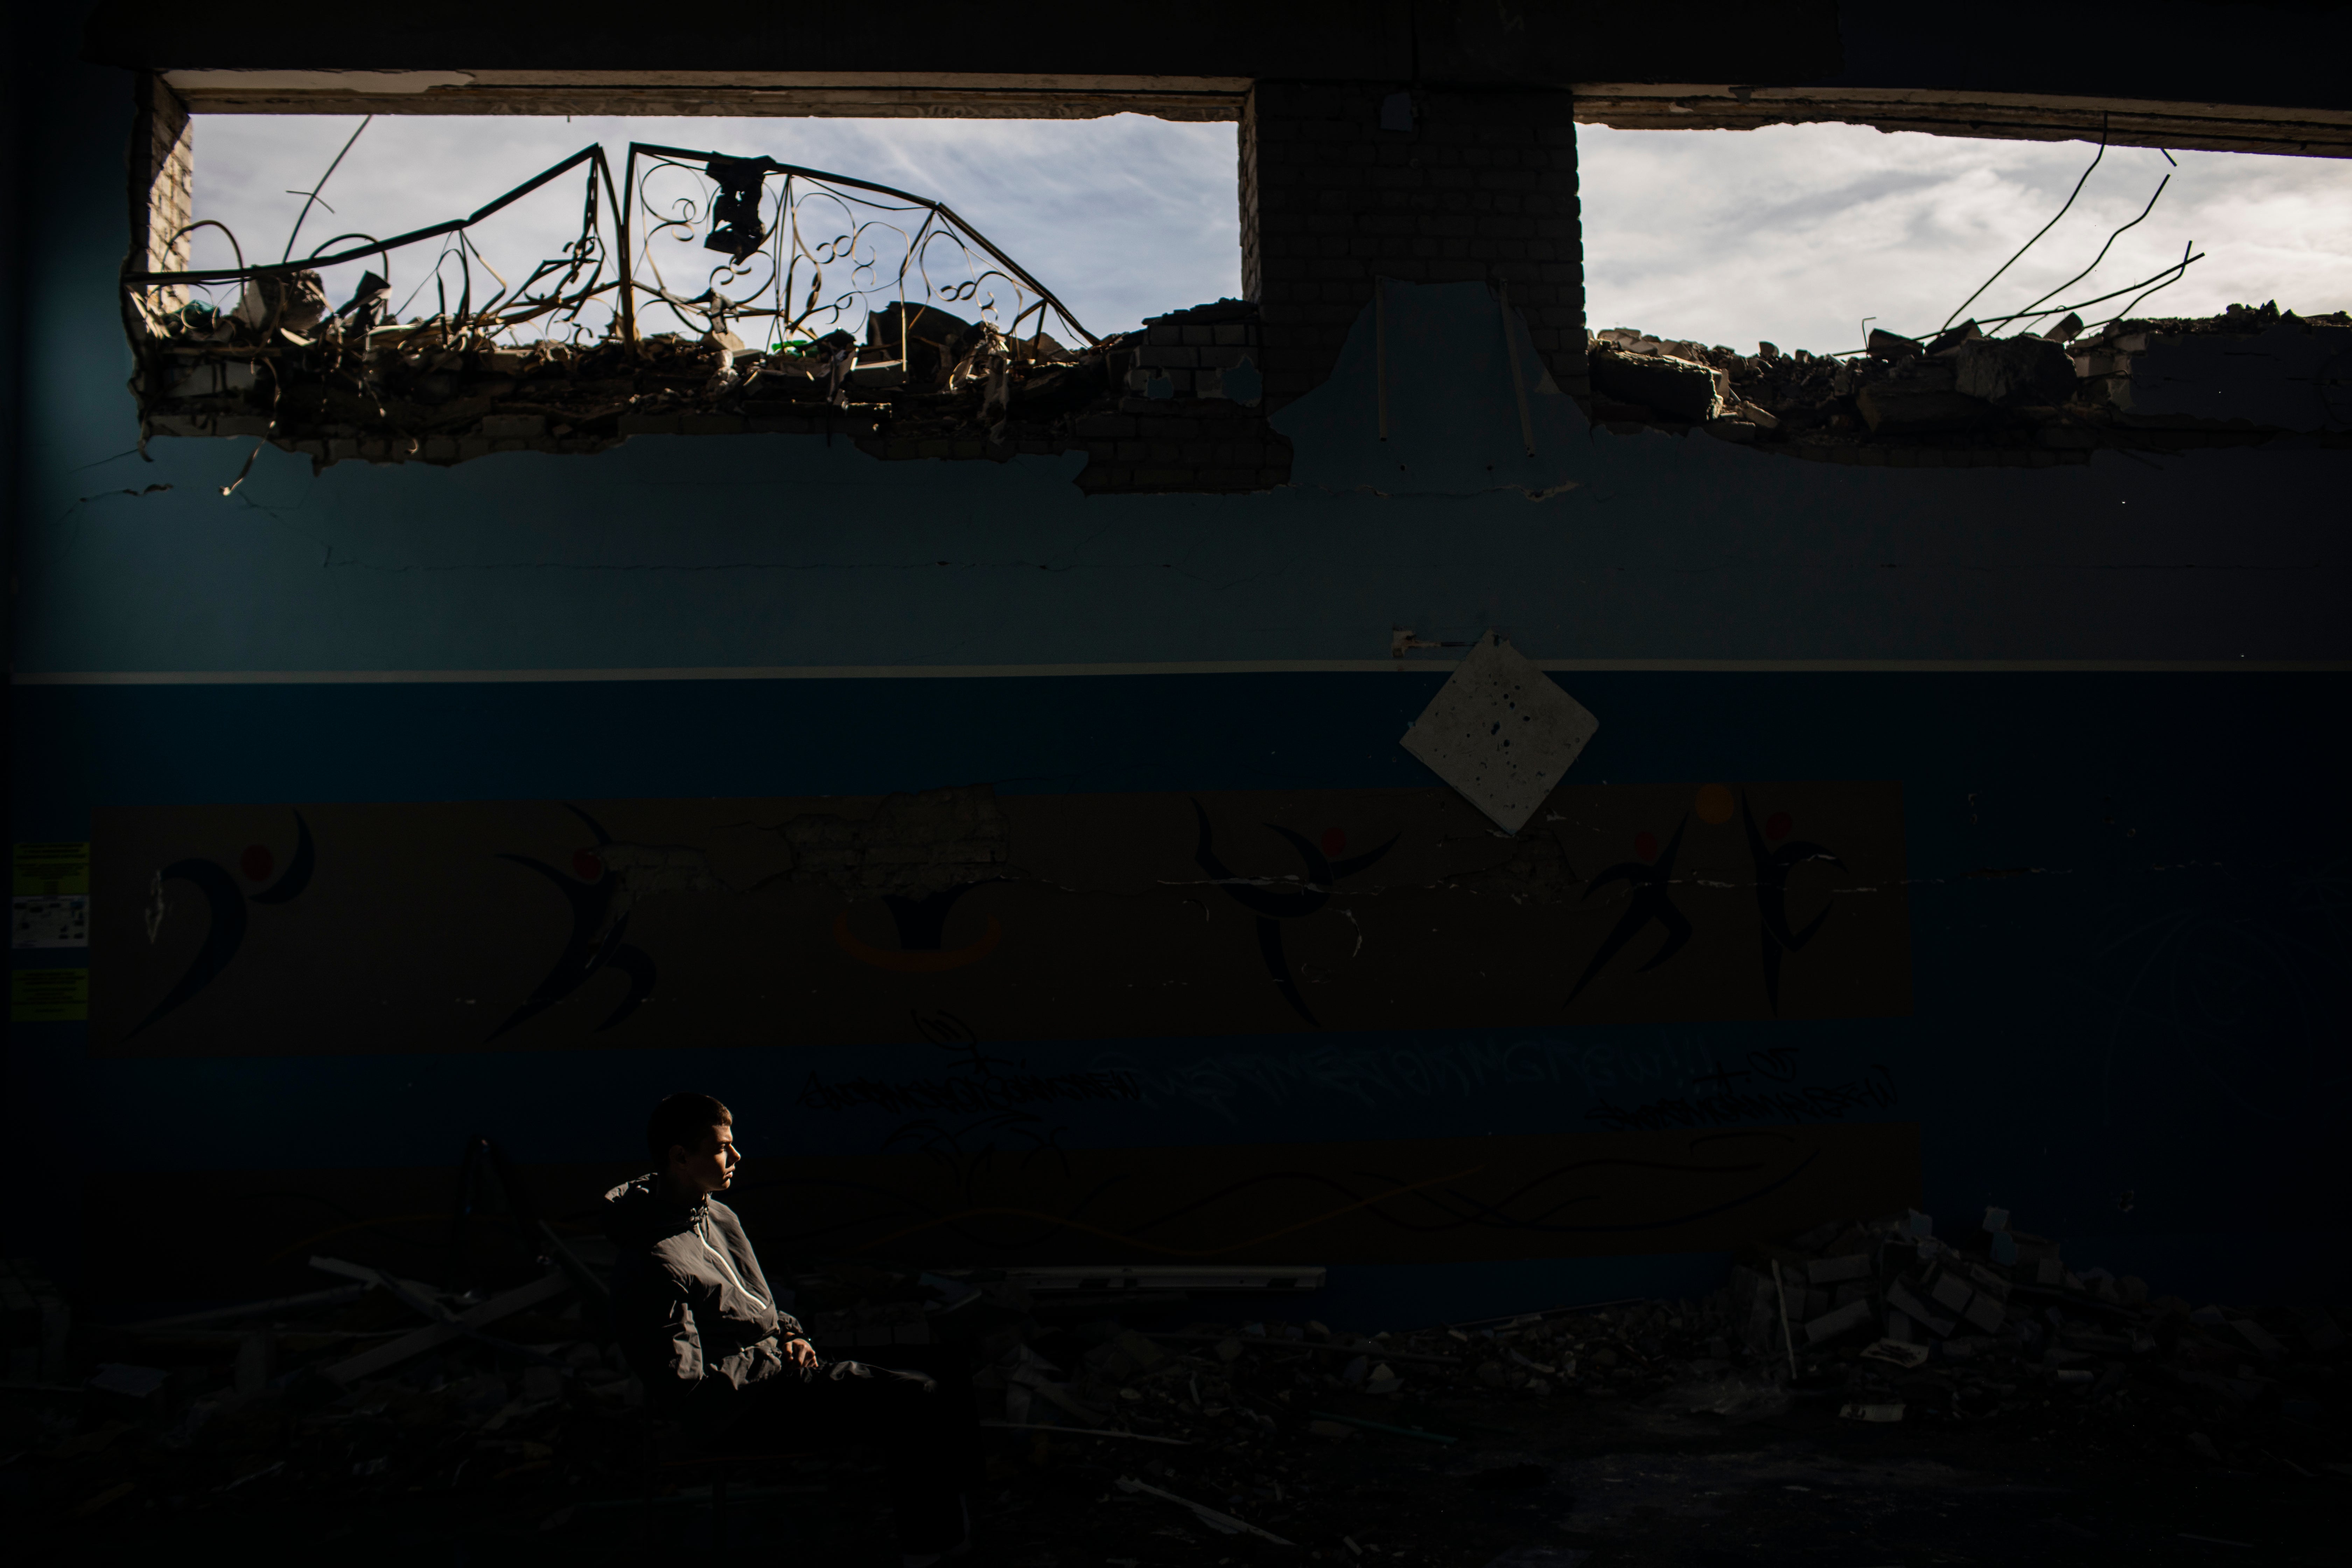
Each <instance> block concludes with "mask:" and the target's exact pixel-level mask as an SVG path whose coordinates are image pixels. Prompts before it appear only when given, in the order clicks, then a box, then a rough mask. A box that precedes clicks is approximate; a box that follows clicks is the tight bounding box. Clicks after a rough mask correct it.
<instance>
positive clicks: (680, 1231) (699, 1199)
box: [604, 1094, 979, 1568]
mask: <svg viewBox="0 0 2352 1568" xmlns="http://www.w3.org/2000/svg"><path fill="white" fill-rule="evenodd" d="M734 1122H735V1118H734V1115H733V1113H732V1112H730V1110H728V1109H727V1107H726V1106H724V1105H722V1104H720V1103H719V1101H718V1100H714V1099H712V1098H711V1097H710V1096H709V1095H707V1094H673V1095H671V1096H670V1097H669V1098H668V1099H667V1100H663V1101H662V1102H661V1103H660V1104H659V1105H657V1106H656V1107H655V1108H654V1113H653V1118H652V1120H651V1121H649V1122H648V1123H647V1124H646V1147H647V1148H648V1149H649V1150H650V1151H651V1152H652V1153H653V1156H654V1161H655V1167H656V1168H655V1169H654V1170H653V1171H651V1172H649V1173H646V1174H645V1175H642V1176H639V1177H638V1178H637V1179H636V1180H635V1181H633V1182H625V1183H623V1184H621V1185H619V1186H617V1187H614V1189H613V1190H612V1191H611V1192H609V1193H606V1194H604V1202H605V1205H607V1206H606V1209H605V1218H604V1233H605V1234H606V1235H607V1236H609V1237H612V1239H613V1241H614V1244H615V1245H616V1246H618V1247H620V1249H621V1256H620V1259H619V1261H618V1263H617V1264H615V1266H614V1273H613V1319H614V1327H615V1330H616V1331H617V1332H618V1334H619V1336H620V1342H621V1350H622V1352H623V1353H624V1354H625V1356H626V1357H627V1358H628V1363H629V1367H630V1370H632V1371H633V1372H635V1373H636V1374H637V1376H638V1377H639V1378H640V1379H641V1380H642V1381H643V1382H644V1384H645V1385H646V1398H647V1400H648V1402H649V1403H650V1404H652V1405H653V1406H654V1407H655V1409H656V1411H658V1412H659V1413H661V1414H663V1415H670V1416H673V1417H675V1418H677V1419H678V1420H679V1421H681V1422H682V1423H683V1424H684V1425H685V1426H686V1428H687V1430H688V1434H689V1436H690V1437H692V1438H693V1439H695V1440H697V1441H698V1442H701V1443H705V1444H709V1443H713V1442H718V1441H720V1440H722V1439H723V1440H724V1442H725V1444H726V1446H727V1447H730V1448H738V1449H740V1448H759V1447H767V1448H778V1447H793V1446H802V1445H804V1446H806V1447H811V1448H822V1449H824V1450H826V1451H831V1450H833V1449H835V1448H836V1447H839V1445H840V1444H841V1443H842V1442H843V1441H844V1440H845V1439H847V1440H852V1441H855V1440H857V1439H861V1438H862V1439H865V1440H866V1441H868V1442H870V1443H872V1444H873V1445H874V1446H875V1447H877V1449H879V1451H880V1454H881V1458H882V1460H883V1463H884V1465H885V1466H886V1467H887V1475H888V1479H889V1483H890V1491H891V1498H892V1501H893V1504H894V1506H895V1508H896V1510H897V1513H898V1542H899V1546H900V1548H901V1550H903V1551H904V1552H905V1553H906V1561H907V1563H908V1568H921V1565H924V1564H929V1563H937V1562H940V1560H941V1559H942V1558H944V1557H947V1556H950V1555H953V1554H955V1553H958V1552H962V1551H963V1550H964V1549H965V1548H966V1546H967V1545H968V1544H969V1523H970V1519H969V1515H968V1514H967V1512H966V1510H965V1508H964V1505H963V1501H962V1499H961V1496H960V1495H959V1488H960V1486H961V1485H962V1484H963V1483H964V1482H965V1481H966V1479H977V1474H978V1468H979V1432H978V1422H977V1417H976V1413H975V1411H974V1408H973V1405H972V1401H971V1391H970V1386H969V1384H967V1383H966V1382H965V1380H964V1379H962V1378H961V1377H957V1376H945V1377H938V1378H935V1377H932V1376H928V1375H926V1374H924V1373H917V1372H894V1371H891V1370H889V1369H887V1368H882V1367H874V1366H868V1365H866V1364H864V1363H859V1362H851V1361H842V1362H827V1361H824V1359H822V1358H821V1357H819V1356H818V1354H817V1353H816V1350H815V1348H814V1346H812V1345H811V1344H810V1343H809V1342H808V1340H807V1338H806V1337H805V1336H803V1334H802V1332H801V1326H800V1324H799V1322H798V1321H795V1320H794V1319H793V1317H792V1315H791V1314H790V1313H787V1312H781V1311H778V1310H776V1298H775V1292H774V1291H772V1290H771V1289H769V1288H768V1280H767V1277H766V1276H765V1275H764V1274H762V1273H761V1271H760V1260H759V1258H757V1257H756V1256H755V1255H754V1254H753V1253H752V1251H751V1240H750V1238H748V1237H745V1235H744V1234H743V1226H742V1223H741V1222H740V1220H738V1219H737V1218H736V1217H735V1211H734V1210H732V1209H730V1208H729V1207H728V1206H727V1205H725V1204H722V1203H719V1201H717V1199H716V1198H714V1197H713V1196H712V1194H716V1193H722V1192H725V1191H726V1190H727V1189H728V1187H729V1185H730V1184H731V1183H732V1182H733V1181H734V1179H735V1171H736V1168H737V1166H738V1165H739V1164H740V1163H741V1160H742V1155H741V1153H740V1152H739V1151H738V1150H737V1149H736V1147H735V1131H734Z"/></svg>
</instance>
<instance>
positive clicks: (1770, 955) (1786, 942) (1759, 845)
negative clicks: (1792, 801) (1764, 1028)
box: [1739, 795, 1845, 1017]
mask: <svg viewBox="0 0 2352 1568" xmlns="http://www.w3.org/2000/svg"><path fill="white" fill-rule="evenodd" d="M1739 816H1740V821H1741V822H1742V824H1743V825H1744V826H1746V827H1747V829H1748V854H1749V855H1750V856H1752V857H1753V858H1754V859H1755V861H1756V910H1757V913H1759V915H1761V916H1762V917H1763V919H1764V941H1763V947H1764V994H1765V997H1766V999H1767V1000H1768V1001H1769V1003H1770V1005H1771V1008H1772V1015H1773V1016H1775V1017H1778V1016H1780V960H1781V958H1782V956H1783V955H1785V954H1787V953H1791V952H1797V951H1799V950H1800V949H1801V948H1802V947H1803V946H1804V945H1805V944H1806V943H1807V942H1811V941H1812V940H1813V938H1815V937H1816V936H1819V935H1820V934H1821V930H1822V925H1823V924H1825V923H1826V922H1827V921H1828V920H1829V918H1830V906H1829V905H1827V904H1824V905H1822V912H1821V913H1819V914H1817V915H1815V916H1814V917H1813V918H1812V919H1811V921H1807V922H1806V923H1805V929H1804V930H1802V931H1790V929H1789V873H1790V870H1791V869H1793V868H1796V867H1798V866H1801V865H1803V864H1804V863H1805V862H1806V861H1808V860H1824V861H1827V862H1828V863H1829V864H1831V865H1832V866H1834V867H1836V868H1838V869H1839V870H1841V871H1843V870H1844V869H1845V862H1844V861H1843V860H1841V859H1839V858H1837V857H1836V856H1834V855H1832V854H1831V853H1830V852H1829V851H1828V850H1827V849H1824V848H1822V847H1821V846H1820V845H1818V844H1810V843H1807V842H1806V841H1804V840H1803V839H1790V840H1789V842H1788V843H1786V844H1783V845H1781V846H1780V847H1779V848H1778V849H1772V848H1769V847H1767V845H1766V841H1767V840H1768V839H1778V838H1788V837H1789V835H1790V834H1791V833H1793V832H1795V831H1796V822H1795V820H1794V819H1793V818H1791V817H1790V816H1789V814H1788V813H1787V812H1785V811H1776V812H1774V813H1773V814H1772V815H1771V816H1769V817H1767V818H1765V821H1764V831H1763V832H1761V833H1759V832H1758V831H1757V830H1756V813H1755V812H1754V811H1753V810H1752V809H1750V808H1749V805H1748V797H1747V796H1746V795H1741V796H1740V797H1739Z"/></svg>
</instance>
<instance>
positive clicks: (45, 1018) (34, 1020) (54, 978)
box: [8, 969, 89, 1024]
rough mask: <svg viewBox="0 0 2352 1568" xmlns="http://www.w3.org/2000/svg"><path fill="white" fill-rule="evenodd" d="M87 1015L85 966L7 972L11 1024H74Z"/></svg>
mask: <svg viewBox="0 0 2352 1568" xmlns="http://www.w3.org/2000/svg"><path fill="white" fill-rule="evenodd" d="M87 1017H89V970H87V969H17V970H11V971H10V972H9V974H8V1021H9V1022H10V1023H12V1024H76V1023H79V1022H80V1021H81V1020H83V1019H85V1018H87Z"/></svg>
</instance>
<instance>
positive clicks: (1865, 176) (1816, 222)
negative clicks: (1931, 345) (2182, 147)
mask: <svg viewBox="0 0 2352 1568" xmlns="http://www.w3.org/2000/svg"><path fill="white" fill-rule="evenodd" d="M1577 142H1578V163H1579V184H1580V186H1581V188H1582V193H1583V205H1584V250H1585V268H1586V284H1585V288H1586V300H1587V311H1588V314H1589V317H1590V320H1591V324H1592V325H1593V326H1595V327H1609V326H1638V327H1642V328H1645V329H1647V330H1649V331H1654V332H1664V333H1667V334H1670V335H1672V336H1675V337H1689V338H1697V339H1700V340H1702V341H1705V342H1722V343H1727V344H1729V345H1731V346H1733V347H1736V348H1740V349H1743V350H1749V351H1752V349H1753V346H1754V345H1755V343H1756V342H1759V340H1766V339H1769V340H1770V341H1772V342H1777V343H1779V344H1780V346H1781V347H1783V348H1799V347H1802V348H1809V349H1812V350H1815V351H1817V352H1827V351H1833V350H1839V349H1850V348H1856V347H1859V346H1860V344H1861V341H1862V340H1861V331H1862V329H1861V326H1860V321H1861V319H1862V318H1863V317H1864V316H1875V317H1877V318H1878V320H1877V321H1876V322H1875V323H1874V324H1875V325H1878V326H1883V327H1885V328H1888V329H1890V330H1892V331H1906V332H1917V331H1927V330H1929V329H1931V328H1933V327H1935V326H1936V325H1937V323H1939V322H1941V321H1943V320H1944V319H1945V318H1946V316H1947V315H1948V314H1949V313H1950V312H1951V311H1952V310H1953V309H1954V308H1955V307H1957V306H1958V305H1959V303H1960V302H1961V301H1962V300H1966V299H1967V298H1968V297H1969V294H1970V293H1971V292H1972V291H1973V290H1974V289H1976V288H1977V286H1978V285H1979V284H1980V283H1982V282H1984V281H1985V279H1987V278H1989V277H1990V276H1991V274H1992V272H1993V270H1994V269H1995V268H1998V267H1999V266H2000V264H2001V262H2002V261H2003V260H2005V259H2006V258H2008V257H2009V256H2010V255H2011V252H2013V251H2015V250H2016V249H2017V248H2018V247H2020V246H2021V245H2022V244H2024V243H2025V241H2026V240H2027V239H2028V238H2029V237H2031V236H2032V233H2033V231H2034V230H2035V229H2037V228H2039V227H2041V226H2042V225H2043V224H2044V223H2046V222H2048V221H2049V220H2050V218H2051V216H2053V214H2055V213H2056V212H2057V211H2058V209H2059V206H2060V205H2061V204H2062V203H2063V202H2064V201H2065V199H2066V194H2067V192H2068V191H2069V190H2070V189H2072V188H2073V186H2074V182H2075V181H2076V179H2077V178H2079V177H2080V176H2081V174H2082V173H2083V170H2084V166H2085V165H2086V164H2088V163H2090V161H2091V156H2092V153H2093V152H2094V151H2095V149H2094V148H2093V147H2091V146H2088V145H2085V144H2084V143H2081V142H1992V141H1983V142H1979V141H1967V140H1961V139H1956V138H1950V137H1940V136H1926V135H1919V134H1915V133H1909V132H1900V133H1895V134H1888V133H1885V132H1877V131H1873V130H1871V129H1869V128H1868V127H1866V126H1854V125H1787V126H1772V127H1769V128H1766V129H1763V130H1759V131H1745V132H1741V131H1612V130H1609V129H1607V128H1605V127H1601V126H1593V125H1584V126H1579V127H1578V128H1577ZM2172 157H2173V158H2174V160H2176V161H2177V163H2178V167H2174V166H2173V165H2172V164H2168V163H2166V161H2165V158H2164V155H2163V154H2162V153H2158V152H2156V151H2154V150H2152V149H2148V148H2137V147H2116V148H2111V149H2109V150H2108V152H2107V153H2106V156H2105V158H2104V159H2103V160H2101V162H2100V164H2099V167H2098V169H2097V172H2096V173H2095V174H2092V176H2091V178H2090V182H2089V184H2086V185H2085V186H2084V190H2083V194H2082V195H2081V196H2080V197H2079V198H2078V199H2077V200H2076V201H2075V203H2074V207H2073V209H2072V210H2071V211H2069V212H2068V213H2067V215H2066V216H2065V218H2064V219H2063V221H2062V222H2061V223H2060V224H2059V225H2058V226H2056V227H2055V228H2053V229H2052V230H2051V232H2050V233H2049V235H2048V236H2047V237H2045V238H2043V239H2042V242H2041V243H2040V244H2039V245H2037V246H2035V247H2033V249H2032V251H2030V252H2028V253H2027V254H2026V256H2025V257H2024V258H2022V259H2021V260H2020V261H2018V263H2017V264H2016V265H2015V266H2014V267H2012V268H2010V270H2009V271H2008V272H2007V273H2005V274H2003V275H2002V277H2001V279H2000V282H1998V283H1996V284H1995V285H1994V286H1993V287H1992V288H1991V289H1989V290H1987V291H1986V293H1985V295H1984V297H1983V298H1982V299H1980V300H1978V302H1977V303H1976V304H1975V305H1973V306H1971V307H1970V308H1969V314H1970V315H1974V316H1979V317H1981V316H1992V315H1999V314H2001V313H2003V312H2005V311H2009V310H2017V309H2020V308H2021V307H2023V306H2024V305H2025V304H2027V303H2028V302H2030V301H2032V300H2033V299H2035V298H2036V297H2037V296H2039V295H2041V294H2042V292H2043V291H2044V290H2046V289H2052V288H2054V287H2056V286H2057V285H2059V284H2061V283H2063V282H2064V280H2065V279H2067V278H2069V277H2070V276H2072V275H2073V274H2074V273H2075V272H2077V271H2079V270H2081V269H2082V268H2084V266H2087V265H2088V264H2089V263H2090V261H2091V258H2093V257H2094V256H2095V255H2096V254H2097V253H2098V249H2099V247H2100V245H2101V244H2102V243H2103V242H2104V241H2105V239H2106V237H2107V236H2108V234H2109V233H2110V232H2111V231H2113V230H2114V229H2115V228H2116V227H2117V226H2119V225H2121V224H2123V223H2125V222H2126V221H2127V220H2128V219H2130V218H2131V217H2132V216H2134V215H2135V214H2137V212H2138V211H2139V210H2140V208H2141V207H2142V206H2143V205H2145V204H2146V202H2147V198H2148V195H2149V194H2150V193H2151V192H2153V191H2154V190H2155V189H2156V186H2157V184H2158V181H2159V180H2161V179H2163V178H2164V177H2165V176H2166V175H2167V174H2169V175H2170V176H2171V184H2169V185H2168V186H2167V187H2166V189H2165V193H2164V197H2163V199H2162V200H2161V201H2159V202H2158V204H2157V206H2156V209H2155V211H2154V212H2153V213H2151V214H2150V215H2149V216H2148V217H2147V221H2146V222H2144V223H2142V224H2140V225H2139V226H2137V228H2134V229H2132V230H2131V231H2130V232H2129V233H2127V234H2126V235H2124V236H2123V237H2121V238H2119V239H2118V240H2116V244H2115V247H2114V248H2113V249H2112V250H2110V251H2109V252H2108V254H2107V258H2106V260H2105V262H2104V263H2102V264H2101V265H2100V267H2099V268H2098V269H2097V270H2096V271H2095V272H2094V273H2092V274H2091V276H2090V277H2089V278H2087V279H2084V280H2083V281H2082V282H2081V283H2078V284H2076V285H2074V287H2073V288H2071V289H2067V290H2065V291H2064V292H2063V293H2062V294H2061V295H2060V296H2059V297H2058V299H2057V300H2056V301H2055V302H2059V303H2064V302H2067V301H2070V300H2077V299H2086V298H2089V297H2090V296H2093V295H2097V294H2104V293H2105V292H2107V291H2108V290H2109V289H2116V288H2121V287H2122V286H2123V285H2125V284H2127V283H2130V282H2133V281H2135V280H2136V279H2141V278H2146V277H2148V276H2150V275H2152V274H2154V273H2156V272H2157V271H2158V270H2159V269H2160V268H2164V267H2166V266H2167V265H2168V264H2170V263H2172V262H2174V261H2177V260H2179V258H2180V255H2181V249H2182V247H2183V246H2184V245H2186V244H2189V243H2190V242H2192V241H2193V242H2194V243H2195V245H2196V247H2197V248H2198V249H2199V250H2201V251H2203V252H2205V253H2206V258H2205V259H2204V260H2202V261H2200V262H2198V263H2197V264H2196V265H2195V266H2194V267H2191V268H2189V271H2188V274H2187V276H2186V277H2185V278H2184V279H2182V280H2181V281H2180V282H2179V283H2176V284H2174V285H2173V286H2172V287H2171V288H2169V289H2166V290H2165V291H2164V292H2162V293H2160V294H2158V295H2156V296H2154V297H2153V298H2152V299H2150V300H2148V301H2147V304H2146V305H2145V306H2144V307H2142V313H2160V314H2165V315H2208V314H2212V313H2214V312H2217V311H2219V310H2221V309H2222V307H2224V306H2226V305H2229V304H2231V303H2237V302H2245V303H2253V304H2259V303H2261V302H2262V301H2263V300H2273V299H2275V300H2277V301H2278V302H2279V304H2280V306H2281V307H2282V308H2284V309H2290V310H2301V311H2305V312H2316V311H2322V310H2342V309H2345V308H2346V307H2347V306H2352V163H2346V162H2343V161H2339V160H2334V159H2323V158H2279V157H2263V156H2254V155H2250V154H2245V153H2173V154H2172ZM2129 298H2130V297H2129V296H2126V297H2125V298H2124V299H2121V300H2116V301H2115V302H2114V303H2113V304H2112V305H2110V306H2108V307H2106V309H2107V310H2115V309H2116V308H2118V307H2120V306H2122V305H2124V304H2126V303H2128V302H2129ZM2086 314H2091V319H2092V320H2097V319H2098V316H2097V315H2096V314H2095V313H2089V312H2086Z"/></svg>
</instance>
